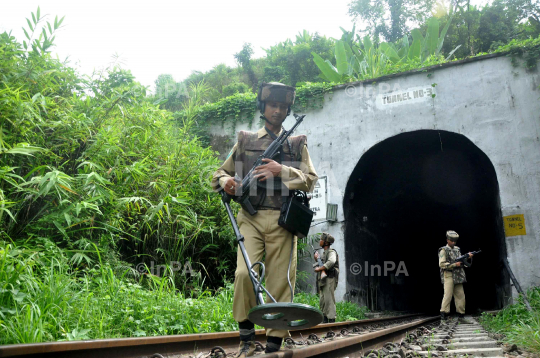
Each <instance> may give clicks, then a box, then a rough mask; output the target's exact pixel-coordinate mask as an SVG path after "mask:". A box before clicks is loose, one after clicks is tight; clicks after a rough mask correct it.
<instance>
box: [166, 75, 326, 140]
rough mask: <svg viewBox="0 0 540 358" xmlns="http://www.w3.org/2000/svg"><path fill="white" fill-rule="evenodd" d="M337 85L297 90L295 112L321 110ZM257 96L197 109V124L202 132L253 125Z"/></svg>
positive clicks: (244, 95)
mask: <svg viewBox="0 0 540 358" xmlns="http://www.w3.org/2000/svg"><path fill="white" fill-rule="evenodd" d="M334 86H335V83H324V82H317V83H310V82H307V83H305V84H304V85H303V86H300V87H297V88H296V100H295V104H294V106H293V110H294V111H296V112H299V111H302V112H304V111H307V110H310V109H320V108H323V105H324V95H325V94H326V93H332V88H333V87H334ZM256 101H257V95H256V94H254V93H237V94H234V95H232V96H229V97H226V98H223V99H221V100H219V101H217V102H214V103H208V104H205V105H203V106H200V107H198V109H197V116H196V118H197V123H198V125H199V127H200V129H201V130H202V131H204V130H205V129H207V128H208V127H209V126H210V125H212V124H216V123H221V124H222V125H224V124H225V123H226V122H230V123H231V124H232V127H233V128H235V127H236V124H237V123H248V124H249V127H250V128H251V126H252V125H253V119H254V117H255V112H256V111H257V107H256ZM184 115H185V114H184V112H177V113H176V118H177V119H181V118H182V117H183V116H184Z"/></svg>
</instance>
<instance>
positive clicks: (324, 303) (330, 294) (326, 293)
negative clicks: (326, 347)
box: [313, 232, 339, 323]
mask: <svg viewBox="0 0 540 358" xmlns="http://www.w3.org/2000/svg"><path fill="white" fill-rule="evenodd" d="M333 243H334V237H333V236H332V235H330V234H328V233H325V232H323V233H322V235H321V239H320V241H319V245H320V246H321V247H322V248H323V249H324V252H323V254H322V257H321V260H322V263H323V266H322V267H316V268H315V272H317V291H318V292H319V295H320V298H319V306H320V308H321V311H322V313H323V315H324V318H323V323H333V322H335V321H336V298H335V296H334V291H335V290H336V287H337V284H338V278H339V256H338V254H337V251H336V250H334V249H331V248H330V245H332V244H333ZM314 256H315V261H317V260H318V259H319V257H320V255H319V253H318V252H317V251H315V254H314ZM313 266H314V267H315V266H317V264H315V265H313ZM323 272H324V273H326V277H324V278H322V277H321V276H322V274H323Z"/></svg>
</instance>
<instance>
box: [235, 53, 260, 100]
mask: <svg viewBox="0 0 540 358" xmlns="http://www.w3.org/2000/svg"><path fill="white" fill-rule="evenodd" d="M251 56H253V49H252V48H251V44H250V43H244V46H243V47H242V51H240V52H237V53H235V54H234V58H235V60H236V62H238V64H239V65H241V66H242V68H243V69H244V71H246V73H247V75H248V77H249V81H250V82H251V89H252V91H253V92H254V93H255V92H257V82H258V81H257V76H255V71H253V67H252V66H251Z"/></svg>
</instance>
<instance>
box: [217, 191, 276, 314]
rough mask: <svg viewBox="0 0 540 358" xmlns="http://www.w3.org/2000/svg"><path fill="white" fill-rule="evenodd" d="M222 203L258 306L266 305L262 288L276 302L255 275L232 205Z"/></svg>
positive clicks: (225, 202) (224, 201)
mask: <svg viewBox="0 0 540 358" xmlns="http://www.w3.org/2000/svg"><path fill="white" fill-rule="evenodd" d="M224 192H225V191H224V190H223V191H222V193H224ZM222 199H223V195H222ZM222 201H223V204H224V205H225V209H227V215H229V220H230V221H231V224H232V227H233V230H234V234H235V236H236V241H238V246H239V247H240V251H241V252H242V256H243V257H244V262H245V263H246V267H247V269H248V274H249V278H250V279H251V284H252V285H253V291H254V292H255V298H256V300H257V305H261V304H264V297H263V295H262V291H261V288H262V289H263V290H264V291H265V292H266V294H267V295H268V296H269V297H270V298H271V299H272V301H274V302H276V300H275V299H274V297H272V295H270V293H269V292H268V291H266V289H265V288H264V287H262V285H261V283H260V282H259V280H258V279H257V278H256V277H255V276H254V275H253V271H252V265H251V261H250V260H249V256H248V254H247V251H246V246H245V245H244V236H243V235H242V234H241V233H240V229H239V228H238V224H237V223H236V219H235V218H234V214H233V212H232V209H231V205H230V204H229V203H228V202H227V201H226V200H225V199H223V200H222Z"/></svg>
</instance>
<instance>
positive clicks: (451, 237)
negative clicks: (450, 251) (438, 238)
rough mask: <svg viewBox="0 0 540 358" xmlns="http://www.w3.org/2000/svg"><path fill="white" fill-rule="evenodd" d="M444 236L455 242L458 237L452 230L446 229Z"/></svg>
mask: <svg viewBox="0 0 540 358" xmlns="http://www.w3.org/2000/svg"><path fill="white" fill-rule="evenodd" d="M446 238H447V239H448V240H450V241H453V242H456V241H457V240H458V239H459V235H458V233H457V232H455V231H454V230H448V231H447V232H446Z"/></svg>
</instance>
